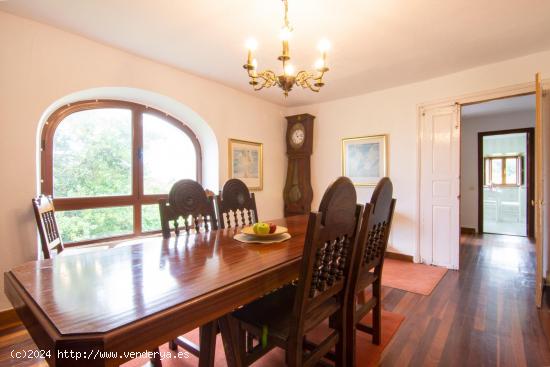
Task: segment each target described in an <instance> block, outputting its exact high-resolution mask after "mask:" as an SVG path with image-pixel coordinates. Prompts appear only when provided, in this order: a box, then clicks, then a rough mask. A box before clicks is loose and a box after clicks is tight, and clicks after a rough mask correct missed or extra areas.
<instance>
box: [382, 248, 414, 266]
mask: <svg viewBox="0 0 550 367" xmlns="http://www.w3.org/2000/svg"><path fill="white" fill-rule="evenodd" d="M385 257H386V258H387V259H394V260H400V261H407V262H411V263H412V262H414V257H413V256H412V255H406V254H403V253H401V252H398V251H396V250H392V249H387V250H386V255H385Z"/></svg>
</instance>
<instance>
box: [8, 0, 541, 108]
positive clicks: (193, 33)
mask: <svg viewBox="0 0 550 367" xmlns="http://www.w3.org/2000/svg"><path fill="white" fill-rule="evenodd" d="M289 6H290V10H289V16H290V21H291V22H292V24H293V25H294V29H295V30H294V34H293V39H292V40H291V43H290V47H291V53H292V56H293V57H294V60H293V64H294V65H295V66H296V68H297V69H301V68H311V67H312V65H313V62H314V61H315V59H316V58H317V57H318V56H317V50H316V45H317V42H318V40H319V39H320V38H322V37H326V38H328V39H329V40H330V41H331V43H332V45H333V47H332V50H331V52H330V53H329V59H328V62H329V65H328V66H329V67H330V68H331V71H330V72H329V73H328V74H327V76H326V86H325V87H324V88H323V90H322V91H321V92H320V93H319V94H315V93H311V92H306V91H302V90H296V91H293V92H292V93H291V94H290V96H289V97H288V98H287V99H285V98H284V96H283V95H282V92H281V91H280V90H279V89H278V88H275V87H274V88H271V90H268V91H265V90H264V91H261V92H253V91H251V90H250V86H249V85H248V84H247V82H248V80H247V77H246V74H245V71H244V70H243V69H242V64H243V63H244V62H245V58H246V51H245V49H244V43H245V40H246V39H247V38H248V37H250V36H253V37H255V38H256V39H257V40H258V42H259V48H258V52H257V58H258V61H259V66H260V68H262V67H264V68H265V67H268V68H273V69H274V70H276V71H279V63H278V61H277V60H276V57H277V55H278V54H279V52H280V41H279V40H278V33H279V29H280V27H281V23H282V3H281V1H280V0H225V1H223V0H155V1H150V0H149V1H146V0H40V1H37V0H7V1H2V2H0V10H4V11H7V12H10V13H13V14H17V15H21V16H24V17H28V18H32V19H35V20H38V21H41V22H44V23H48V24H51V25H54V26H56V27H59V28H62V29H65V30H68V31H71V32H75V33H78V34H81V35H84V36H86V37H89V38H91V39H94V40H97V41H100V42H103V43H106V44H109V45H113V46H115V47H118V48H121V49H124V50H127V51H130V52H133V53H135V54H138V55H141V56H144V57H147V58H150V59H153V60H157V61H160V62H163V63H166V64H169V65H172V66H175V67H178V68H181V69H183V70H186V71H188V72H190V73H194V74H198V75H201V76H203V77H206V78H210V79H213V80H216V81H219V82H221V83H223V84H226V85H228V86H231V87H234V88H237V89H240V90H243V91H245V92H248V93H251V94H252V93H254V94H257V95H258V96H260V97H262V98H266V99H268V100H270V101H273V102H276V103H279V104H285V105H291V106H295V105H301V104H306V103H315V102H320V101H326V100H331V99H336V98H341V97H347V96H351V95H356V94H360V93H365V92H369V91H373V90H378V89H383V88H388V87H392V86H396V85H401V84H405V83H409V82H414V81H419V80H423V79H427V78H431V77H435V76H439V75H444V74H448V73H451V72H456V71H459V70H464V69H467V68H470V67H474V66H477V65H482V64H487V63H491V62H496V61H500V60H505V59H509V58H513V57H517V56H521V55H525V54H529V53H534V52H537V51H541V50H546V49H550V37H549V36H550V18H549V14H550V1H548V0H414V1H411V0H289Z"/></svg>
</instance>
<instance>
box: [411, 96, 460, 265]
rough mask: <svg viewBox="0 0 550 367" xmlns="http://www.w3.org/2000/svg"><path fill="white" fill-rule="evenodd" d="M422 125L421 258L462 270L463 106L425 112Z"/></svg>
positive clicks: (429, 262)
mask: <svg viewBox="0 0 550 367" xmlns="http://www.w3.org/2000/svg"><path fill="white" fill-rule="evenodd" d="M420 123H421V126H420V257H421V260H422V262H424V263H426V264H433V265H439V266H444V267H447V268H450V269H458V257H459V256H458V255H459V241H460V224H459V190H460V177H459V175H460V105H458V104H455V105H451V106H444V107H434V108H425V109H423V110H421V119H420Z"/></svg>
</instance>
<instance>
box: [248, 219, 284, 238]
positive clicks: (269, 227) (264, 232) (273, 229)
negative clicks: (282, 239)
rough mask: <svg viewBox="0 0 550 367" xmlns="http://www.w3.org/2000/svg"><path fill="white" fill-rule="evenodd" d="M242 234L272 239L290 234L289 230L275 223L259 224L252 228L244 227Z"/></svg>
mask: <svg viewBox="0 0 550 367" xmlns="http://www.w3.org/2000/svg"><path fill="white" fill-rule="evenodd" d="M241 232H242V233H244V234H246V235H248V236H251V237H256V238H265V239H267V238H272V237H277V236H280V235H282V234H284V233H287V232H288V228H286V227H283V226H278V225H276V224H273V223H266V222H258V223H256V224H254V225H253V226H250V227H244V228H243V229H242V231H241Z"/></svg>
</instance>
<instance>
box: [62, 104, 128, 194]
mask: <svg viewBox="0 0 550 367" xmlns="http://www.w3.org/2000/svg"><path fill="white" fill-rule="evenodd" d="M131 193H132V112H131V111H130V110H128V109H121V108H101V109H93V110H85V111H79V112H75V113H72V114H71V115H69V116H67V117H66V118H65V119H64V120H63V121H62V122H61V123H60V124H59V126H58V127H57V129H56V131H55V136H54V141H53V195H54V197H56V198H67V197H91V196H116V195H130V194H131Z"/></svg>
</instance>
